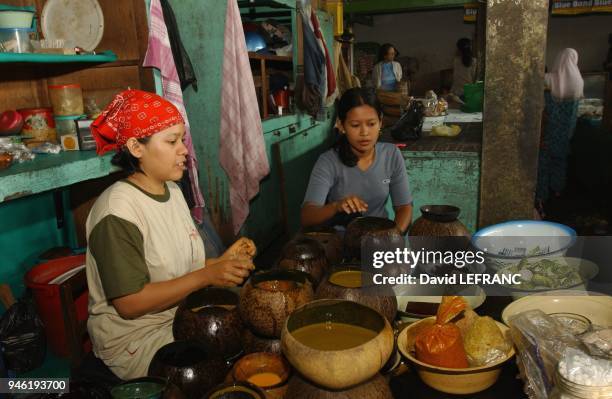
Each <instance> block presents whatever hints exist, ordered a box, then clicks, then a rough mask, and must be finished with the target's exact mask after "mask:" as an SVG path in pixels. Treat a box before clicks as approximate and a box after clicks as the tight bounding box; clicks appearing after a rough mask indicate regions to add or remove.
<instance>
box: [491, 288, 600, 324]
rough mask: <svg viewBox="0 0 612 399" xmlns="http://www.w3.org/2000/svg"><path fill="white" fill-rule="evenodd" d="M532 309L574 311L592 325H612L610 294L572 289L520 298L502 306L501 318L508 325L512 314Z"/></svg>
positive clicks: (557, 311) (558, 311)
mask: <svg viewBox="0 0 612 399" xmlns="http://www.w3.org/2000/svg"><path fill="white" fill-rule="evenodd" d="M534 309H539V310H541V311H542V312H544V313H546V314H551V313H575V314H579V315H581V316H584V317H586V318H587V319H589V320H590V321H591V323H592V324H594V325H599V326H607V327H610V326H612V296H609V295H604V294H599V293H596V292H590V291H586V292H579V291H574V290H557V291H548V292H544V293H541V294H533V295H529V296H526V297H523V298H520V299H518V300H516V301H514V302H512V303H511V304H509V305H508V306H506V307H505V308H504V310H503V312H502V320H503V321H504V323H505V324H507V325H509V321H510V319H511V318H512V317H513V316H516V315H518V314H519V313H523V312H526V311H528V310H534Z"/></svg>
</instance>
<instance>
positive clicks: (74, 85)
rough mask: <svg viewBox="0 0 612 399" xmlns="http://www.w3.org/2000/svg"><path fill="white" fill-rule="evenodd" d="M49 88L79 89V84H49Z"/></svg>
mask: <svg viewBox="0 0 612 399" xmlns="http://www.w3.org/2000/svg"><path fill="white" fill-rule="evenodd" d="M49 88H50V89H80V88H81V85H79V84H76V83H71V84H67V85H49Z"/></svg>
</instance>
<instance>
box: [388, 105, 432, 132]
mask: <svg viewBox="0 0 612 399" xmlns="http://www.w3.org/2000/svg"><path fill="white" fill-rule="evenodd" d="M423 115H424V108H423V103H422V102H420V101H414V100H413V101H412V102H411V103H410V105H409V106H408V110H407V111H406V112H405V113H404V114H403V115H402V117H401V118H400V119H399V120H398V121H397V122H395V124H394V125H393V126H392V127H391V137H393V138H394V139H395V140H397V141H406V140H416V139H418V138H419V137H421V130H422V128H423Z"/></svg>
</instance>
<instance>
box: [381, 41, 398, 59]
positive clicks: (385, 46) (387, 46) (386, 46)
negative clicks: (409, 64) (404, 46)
mask: <svg viewBox="0 0 612 399" xmlns="http://www.w3.org/2000/svg"><path fill="white" fill-rule="evenodd" d="M390 49H393V50H395V56H396V57H397V56H399V51H397V49H396V48H395V46H394V45H392V44H391V43H385V44H383V45H382V46H380V49H378V62H381V61H384V59H385V55H387V53H388V52H389V50H390Z"/></svg>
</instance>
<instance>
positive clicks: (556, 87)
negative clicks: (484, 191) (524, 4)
mask: <svg viewBox="0 0 612 399" xmlns="http://www.w3.org/2000/svg"><path fill="white" fill-rule="evenodd" d="M545 79H546V91H545V93H544V96H545V117H546V123H545V128H544V132H543V137H542V145H541V148H540V159H539V162H538V185H537V191H536V201H537V206H538V208H539V210H540V212H542V211H543V204H544V202H546V200H547V199H548V198H549V195H550V192H551V191H552V192H553V193H554V194H555V195H556V196H559V195H560V194H561V192H562V191H563V189H564V188H565V181H566V173H567V156H568V154H569V149H570V139H571V138H572V135H573V134H574V129H575V127H576V119H577V114H578V101H579V100H580V98H582V97H583V89H584V81H583V80H582V75H581V74H580V70H579V69H578V53H577V52H576V50H574V49H572V48H566V49H564V50H562V51H561V52H560V53H559V54H558V55H557V58H556V59H555V62H554V64H553V66H552V68H551V70H550V72H549V73H547V74H546V75H545Z"/></svg>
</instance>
